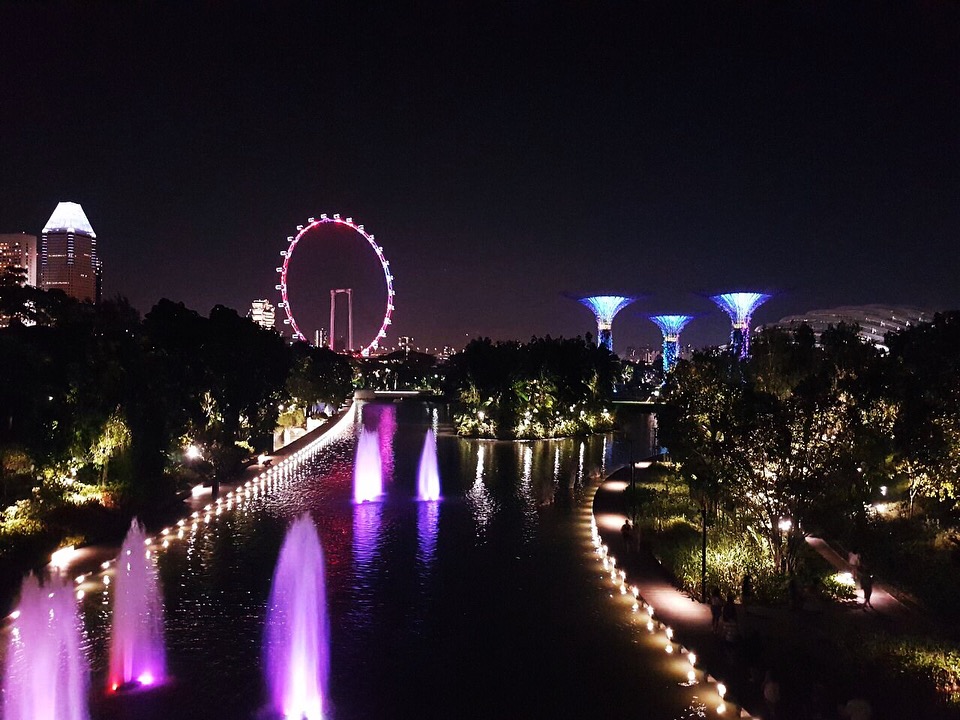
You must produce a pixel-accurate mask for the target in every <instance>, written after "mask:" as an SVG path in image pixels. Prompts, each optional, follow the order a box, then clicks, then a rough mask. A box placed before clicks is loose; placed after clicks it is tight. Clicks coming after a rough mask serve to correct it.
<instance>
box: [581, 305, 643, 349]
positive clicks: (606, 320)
mask: <svg viewBox="0 0 960 720" xmlns="http://www.w3.org/2000/svg"><path fill="white" fill-rule="evenodd" d="M574 299H575V300H577V301H578V302H581V303H583V304H584V305H586V306H587V307H588V308H590V310H591V311H592V312H593V314H594V315H595V316H596V318H597V345H604V346H606V348H607V350H609V351H610V352H613V330H612V329H611V328H612V326H613V318H614V317H616V315H617V313H618V312H620V311H621V310H623V309H624V308H625V307H626V306H627V305H629V304H630V303H632V302H634V301H635V300H636V299H637V298H635V297H627V296H624V295H591V296H589V297H576V298H574Z"/></svg>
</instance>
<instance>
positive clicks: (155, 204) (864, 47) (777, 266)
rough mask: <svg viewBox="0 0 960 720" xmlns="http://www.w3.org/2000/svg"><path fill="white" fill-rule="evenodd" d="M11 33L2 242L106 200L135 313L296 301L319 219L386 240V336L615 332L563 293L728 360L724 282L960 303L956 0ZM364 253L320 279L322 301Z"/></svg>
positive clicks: (49, 19) (69, 12)
mask: <svg viewBox="0 0 960 720" xmlns="http://www.w3.org/2000/svg"><path fill="white" fill-rule="evenodd" d="M0 25H2V26H3V27H4V28H5V30H6V31H7V32H6V33H5V34H6V39H5V42H4V45H3V47H0V58H2V60H3V65H4V67H5V68H7V69H8V71H7V72H5V73H2V74H0V97H3V98H4V99H5V105H6V107H7V112H6V113H5V117H4V122H3V126H2V127H3V130H2V133H0V167H2V168H3V170H2V172H3V178H4V182H3V192H2V193H0V232H15V231H25V232H30V233H32V234H37V235H39V233H40V229H41V228H42V226H43V224H44V222H45V221H46V220H47V218H48V217H49V215H50V214H51V213H52V212H53V209H54V207H55V206H56V203H57V202H58V201H61V200H72V201H75V202H78V203H80V204H81V205H82V206H83V208H84V210H85V212H86V214H87V216H88V217H89V219H90V222H91V224H92V225H93V227H94V229H95V230H96V232H97V234H98V239H99V243H100V245H99V250H100V255H101V257H102V259H103V263H104V294H105V296H107V297H109V296H112V295H114V294H117V293H119V294H122V295H124V296H126V297H128V298H129V299H130V301H131V302H132V304H133V305H134V306H135V307H137V308H138V309H139V310H141V312H146V311H147V310H149V308H150V307H151V306H152V305H153V304H154V303H155V302H156V301H157V300H158V299H160V298H161V297H168V298H170V299H172V300H175V301H183V302H184V303H185V304H186V305H188V306H189V307H192V308H194V309H196V310H198V311H199V312H202V313H204V314H206V313H207V312H209V310H210V308H211V307H213V306H214V305H216V304H223V305H227V306H229V307H234V308H236V309H237V310H238V311H240V312H241V313H243V312H245V311H246V309H247V308H248V307H249V304H250V302H251V301H252V300H254V299H256V298H262V297H266V298H268V299H270V300H271V302H273V303H274V304H276V303H277V301H278V300H279V297H278V293H277V292H276V291H275V290H274V285H275V284H276V283H277V276H276V273H275V271H274V268H275V267H276V266H278V265H279V264H280V263H279V259H280V258H279V253H280V251H281V250H283V249H285V248H286V238H287V236H288V235H292V234H294V233H295V227H296V226H297V225H299V224H304V223H305V222H306V220H307V218H309V217H318V216H319V215H320V214H321V213H329V214H333V213H340V214H342V215H343V216H345V217H346V216H351V217H353V218H355V219H356V220H357V221H358V222H360V223H363V224H365V226H366V228H367V230H368V231H370V232H372V233H374V234H375V235H376V237H377V241H378V242H379V243H380V244H381V245H382V246H383V248H384V253H385V255H386V257H387V258H388V259H389V260H390V263H391V267H392V270H393V272H394V275H395V277H396V280H395V285H396V291H397V297H396V313H395V315H394V325H393V326H392V330H391V333H390V335H389V336H388V338H387V341H386V344H387V345H393V344H395V342H396V338H397V337H398V336H400V335H410V336H413V338H414V341H415V344H417V345H419V346H438V345H443V344H451V345H454V346H459V345H462V343H463V341H464V340H466V339H469V338H472V337H476V336H479V335H484V336H490V337H493V338H516V339H521V340H524V339H527V338H529V337H530V336H531V335H546V334H551V335H554V336H557V335H565V336H573V335H578V334H580V335H582V334H584V333H586V332H591V333H594V332H595V325H594V323H593V318H592V316H591V314H590V313H589V311H588V310H587V309H586V308H584V307H582V306H580V305H579V304H577V303H576V302H573V301H571V300H569V299H567V298H566V297H564V296H563V293H564V292H578V293H590V294H599V293H605V292H616V293H621V294H627V295H639V296H641V299H640V300H639V301H638V302H637V303H635V304H634V305H631V306H630V307H629V308H627V309H626V310H624V311H623V313H621V315H620V316H619V317H618V318H617V320H616V322H615V323H614V337H615V343H616V347H617V348H619V349H623V348H625V347H627V346H629V345H656V344H658V343H659V331H658V330H657V328H656V326H655V325H654V324H653V323H651V322H650V321H649V320H646V319H645V317H644V316H646V315H651V314H656V313H685V314H692V315H696V316H697V318H696V319H695V320H694V321H693V322H691V324H690V325H689V326H688V328H687V329H686V330H685V331H684V334H683V338H682V339H683V342H684V343H685V344H686V343H692V344H695V345H702V344H713V343H721V342H723V341H724V339H725V337H726V335H727V332H728V327H729V326H728V323H727V320H726V318H725V316H724V315H723V314H722V313H720V312H719V310H717V309H716V308H715V307H713V305H712V303H710V301H709V300H708V299H707V298H706V297H705V296H706V295H707V294H709V293H711V292H716V291H727V290H734V289H756V290H769V289H771V288H772V289H775V290H778V291H779V292H778V294H777V296H776V297H774V298H773V299H771V300H770V301H769V302H768V303H766V305H764V306H763V307H761V308H760V309H759V311H758V312H757V314H756V316H755V320H756V323H757V324H763V323H769V322H774V321H776V320H778V319H779V318H781V317H784V316H786V315H791V314H795V313H799V312H803V311H807V310H812V309H822V308H829V307H835V306H840V305H862V304H872V303H885V304H891V305H909V306H917V307H922V308H926V309H929V310H946V309H955V308H958V307H960V289H958V287H957V284H956V282H955V278H956V277H957V276H958V274H960V253H958V252H957V250H956V242H957V238H958V237H960V176H958V173H960V171H958V169H957V168H958V167H960V162H958V161H960V136H958V133H957V128H958V127H960V123H958V122H957V121H958V115H960V112H958V109H960V75H958V68H960V46H958V44H957V43H956V38H957V37H960V6H958V5H957V4H956V3H952V4H947V3H938V2H921V1H918V2H895V3H887V4H884V6H883V8H882V10H880V9H878V8H877V7H876V6H873V5H869V4H867V3H849V4H844V5H843V6H840V7H838V6H834V5H821V4H818V3H812V2H803V3H796V4H793V5H791V6H790V7H782V6H778V5H773V4H759V5H758V4H756V3H746V2H719V3H718V2H709V3H707V2H689V3H682V4H677V3H665V2H644V3H641V4H638V5H636V6H631V7H625V6H620V5H617V4H613V3H605V4H600V5H589V6H587V5H581V4H579V3H564V4H559V5H558V4H539V3H534V2H524V3H514V4H502V5H499V4H496V5H484V6H483V7H482V8H481V7H474V8H464V7H449V6H446V5H440V4H438V5H436V6H432V5H429V4H428V5H419V6H416V7H415V8H414V7H412V6H410V7H407V8H406V9H398V8H386V9H384V8H358V7H351V6H343V7H337V8H332V7H318V6H316V5H314V4H310V3H301V2H281V3H274V4H271V5H269V6H260V5H258V4H255V3H239V4H235V5H232V6H231V7H230V9H229V10H227V9H225V8H224V7H222V6H220V5H219V4H218V3H212V2H207V3H173V4H162V5H161V4H159V3H145V4H143V3H141V4H137V5H135V6H125V5H123V6H121V5H116V4H113V3H80V2H51V3H43V4H36V3H6V4H4V5H3V6H2V7H0ZM368 249H369V248H368ZM328 250H329V249H328ZM337 252H338V253H339V252H340V251H339V250H338V251H337ZM344 252H346V251H344ZM298 253H299V249H298ZM369 256H370V257H369V260H370V268H369V275H370V277H372V278H373V279H374V280H375V279H376V273H378V272H379V268H378V267H377V266H376V261H375V258H374V256H373V253H372V252H370V253H369ZM298 257H299V256H298ZM304 259H306V254H305V255H304ZM335 259H336V258H329V257H327V258H325V257H324V256H323V253H322V252H319V249H318V251H316V252H314V257H313V258H312V260H311V262H312V263H314V264H315V266H313V265H311V266H310V267H307V266H304V267H303V268H302V269H301V272H304V273H306V274H307V275H308V276H309V277H310V281H309V282H312V283H313V284H315V285H316V287H315V288H314V289H315V290H316V294H317V295H318V296H319V297H320V298H321V300H314V299H309V300H308V299H307V298H308V297H309V296H308V295H304V296H303V297H304V298H305V300H304V302H307V303H308V305H310V306H311V307H305V308H304V309H303V312H305V313H306V314H308V315H309V314H311V311H312V314H313V315H315V316H316V317H319V318H323V317H324V316H325V315H326V314H328V312H329V305H328V304H327V305H325V306H318V307H312V306H313V305H323V302H322V298H323V295H324V293H327V292H328V290H329V287H332V286H338V287H339V286H342V285H341V284H340V280H339V279H337V278H332V279H327V278H325V277H324V276H323V270H324V268H327V269H329V268H331V267H332V266H333V265H334V263H333V262H332V260H335ZM380 279H381V281H382V277H381V278H380ZM358 282H359V281H358ZM305 291H306V288H305V287H304V290H303V292H305ZM371 292H374V290H371ZM357 302H358V304H359V302H360V300H359V299H358V300H357ZM378 302H379V301H378ZM327 303H328V301H327ZM366 312H367V313H368V314H370V313H373V314H375V310H371V309H369V308H368V309H367V310H366ZM278 317H279V316H278ZM297 317H298V320H299V321H301V325H302V326H303V325H306V326H307V327H309V326H310V324H309V323H306V322H303V321H302V320H301V310H300V309H299V308H297ZM312 322H314V323H316V322H322V320H319V321H312Z"/></svg>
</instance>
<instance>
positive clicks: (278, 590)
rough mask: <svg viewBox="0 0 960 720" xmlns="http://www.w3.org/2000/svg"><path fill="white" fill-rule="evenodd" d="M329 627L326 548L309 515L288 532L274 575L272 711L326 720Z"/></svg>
mask: <svg viewBox="0 0 960 720" xmlns="http://www.w3.org/2000/svg"><path fill="white" fill-rule="evenodd" d="M328 640H329V627H328V623H327V596H326V588H325V582H324V569H323V549H322V548H321V547H320V538H319V537H318V536H317V530H316V527H315V526H314V524H313V519H312V518H311V517H310V514H309V513H304V514H303V515H301V516H300V517H299V518H298V519H297V520H295V521H294V523H293V524H292V525H291V526H290V529H289V530H287V536H286V539H285V540H284V541H283V547H282V548H281V549H280V558H279V559H278V560H277V567H276V569H275V570H274V572H273V587H272V589H271V590H270V604H269V605H268V607H267V628H266V643H265V656H266V658H265V659H266V668H267V678H266V679H267V687H268V692H269V698H270V712H271V713H274V714H275V715H276V716H277V717H282V718H289V719H290V720H321V718H323V717H324V708H327V711H328V712H329V707H328V705H329V703H328V701H327V675H328V672H329V655H328Z"/></svg>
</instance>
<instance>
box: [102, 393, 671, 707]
mask: <svg viewBox="0 0 960 720" xmlns="http://www.w3.org/2000/svg"><path fill="white" fill-rule="evenodd" d="M357 410H358V413H357V415H356V416H355V418H357V420H356V423H355V425H354V428H355V430H356V431H357V433H359V431H360V430H361V428H363V427H366V428H367V429H369V430H372V431H374V432H376V433H377V441H376V445H377V447H378V449H380V451H381V452H382V453H383V455H384V460H385V461H384V468H383V469H384V475H385V476H384V480H385V481H386V480H387V479H388V477H389V478H391V479H392V484H394V485H395V487H390V486H389V485H387V484H386V483H385V485H384V490H385V492H386V495H385V496H384V498H383V500H384V501H383V502H382V503H364V504H361V505H356V504H354V503H353V502H352V500H353V492H352V491H353V483H352V479H353V461H354V456H355V453H356V445H357V440H356V434H354V435H351V436H349V437H343V438H341V439H338V440H336V441H333V442H331V443H330V446H329V447H327V448H325V449H324V450H323V452H322V453H320V454H319V455H318V456H317V457H315V458H313V459H311V460H309V461H308V462H306V463H304V464H303V465H301V466H299V467H296V468H294V467H292V466H283V467H277V468H275V469H274V470H273V471H272V472H271V473H269V476H268V479H267V480H265V481H264V483H263V484H262V485H260V484H254V485H251V486H249V487H247V488H244V489H243V490H242V491H240V492H237V493H236V494H235V495H234V497H233V499H232V500H231V499H225V500H224V502H223V504H222V508H223V509H222V513H220V514H219V515H218V513H217V511H216V508H214V509H213V512H212V513H211V515H212V518H211V520H209V521H207V520H205V516H206V514H207V513H203V512H201V513H200V517H199V519H198V520H194V519H193V518H189V519H187V520H186V522H185V523H184V524H183V526H178V527H176V528H175V529H174V530H173V532H172V533H171V544H170V546H169V549H164V550H162V551H161V553H160V559H159V564H160V570H161V573H162V576H163V580H164V583H163V584H164V591H165V593H166V600H167V606H168V608H169V614H168V619H167V629H168V641H169V643H170V647H169V657H170V660H171V664H172V666H173V674H174V675H175V676H176V677H178V678H179V679H180V680H179V681H178V683H177V687H176V688H174V689H173V690H172V691H171V692H174V693H176V694H177V700H176V702H175V703H174V704H175V708H174V709H175V710H176V711H177V712H171V713H169V714H167V715H165V717H173V716H181V717H204V718H206V719H207V720H227V719H229V720H235V719H236V718H250V717H253V716H254V713H255V708H257V707H258V706H259V705H260V704H262V702H263V691H264V688H263V686H262V684H261V681H260V669H261V668H260V665H261V663H260V649H261V638H262V630H263V625H264V621H265V608H266V604H267V597H268V594H269V582H270V577H271V570H272V568H273V566H274V564H275V562H276V559H277V555H278V553H279V549H280V545H281V543H282V539H283V534H284V531H285V529H286V527H287V525H288V524H289V521H290V519H292V518H294V517H297V516H298V515H300V514H301V513H302V512H304V511H305V510H309V511H310V512H311V513H312V515H313V517H314V520H315V522H316V525H317V529H318V531H319V533H320V535H321V539H322V542H323V545H324V550H325V554H326V556H327V570H328V574H327V583H328V587H329V589H330V594H329V597H330V612H331V615H330V617H331V628H332V637H331V653H332V654H331V657H332V664H331V672H332V677H331V697H332V700H333V702H334V704H335V705H336V706H337V717H341V718H350V717H390V716H394V715H396V708H398V707H404V708H405V709H407V710H408V712H405V714H410V715H411V716H414V715H416V716H425V717H429V716H432V715H435V714H438V711H441V712H443V713H444V714H451V715H455V716H459V717H467V716H472V717H480V716H484V717H493V716H496V715H497V709H498V708H497V706H498V705H499V704H500V703H502V702H504V701H506V700H507V699H508V698H510V697H513V696H519V697H523V696H524V694H525V693H528V692H533V693H534V694H537V695H540V693H537V691H536V690H532V691H531V689H530V688H531V687H532V688H536V687H544V686H549V687H550V688H551V691H550V694H551V696H552V697H555V698H556V701H555V704H556V705H557V707H558V709H564V710H569V709H570V706H571V704H572V703H573V704H575V703H576V702H577V700H578V698H579V697H580V696H581V695H580V693H579V692H578V691H577V690H576V688H575V686H576V683H577V682H578V679H579V678H580V677H581V672H580V670H579V668H580V667H581V665H582V664H583V663H586V664H587V665H590V660H589V659H590V658H593V657H594V656H595V655H596V652H595V650H596V647H595V646H594V645H592V644H591V642H592V641H590V640H589V636H588V634H583V635H578V636H577V637H576V638H575V639H571V641H570V642H569V643H567V642H560V643H559V644H556V645H555V646H552V647H555V649H556V652H555V653H551V655H552V656H555V660H556V661H555V662H553V660H552V659H551V660H550V661H548V662H546V663H544V658H543V653H542V651H541V648H542V644H541V641H542V639H543V638H544V637H546V636H547V635H550V634H551V633H553V632H554V630H555V628H556V627H558V626H563V627H566V626H570V627H572V626H574V625H575V624H577V623H580V622H582V621H585V620H584V618H587V620H586V621H588V622H593V621H594V620H595V619H596V617H599V615H598V613H595V612H591V610H590V608H591V607H592V606H591V605H590V602H592V601H591V600H589V599H588V600H586V601H585V600H584V597H587V598H589V597H592V594H593V593H592V588H591V587H590V586H588V585H583V584H582V583H580V581H579V579H578V577H576V574H575V573H571V572H569V570H570V568H571V567H575V565H571V564H570V558H571V557H573V552H574V549H572V546H570V543H571V542H572V541H570V536H571V533H570V532H569V529H570V528H569V527H568V525H569V523H570V522H571V518H573V517H574V515H573V514H572V513H570V512H568V511H567V508H568V507H573V506H575V505H574V503H576V501H577V497H578V493H579V492H580V491H579V490H578V489H577V487H578V486H582V484H583V481H584V478H585V477H586V474H588V473H592V472H594V471H596V470H598V469H601V468H603V469H606V470H610V469H613V467H615V466H616V464H615V462H614V461H618V458H623V457H625V456H626V451H625V450H624V449H623V447H622V443H619V442H616V441H614V439H613V438H610V439H604V438H601V437H593V438H588V439H586V440H585V441H583V440H580V439H577V440H573V439H565V440H557V441H537V442H531V443H506V442H490V441H477V440H465V439H461V438H457V437H453V436H451V435H450V434H449V433H446V434H445V433H444V432H443V431H441V437H440V442H439V443H438V459H439V462H440V471H441V475H442V477H443V480H444V488H443V495H444V500H443V501H442V504H441V503H440V502H414V500H413V498H414V497H415V496H416V479H417V475H416V468H417V461H418V458H419V456H420V452H421V448H422V444H423V438H424V433H425V432H426V430H427V428H428V427H430V426H433V427H439V428H444V429H446V428H447V427H448V422H449V418H448V417H447V416H446V414H445V411H444V410H443V409H441V410H440V411H439V412H438V411H437V408H436V407H434V406H426V405H422V404H415V403H409V404H400V405H393V404H383V405H374V404H369V405H365V406H362V407H361V406H358V407H357ZM387 458H389V464H388V462H387V460H386V459H387ZM555 498H556V502H557V504H558V507H556V508H555V507H551V505H552V503H553V502H554V499H555ZM441 519H442V521H443V528H442V529H443V532H442V533H441V532H440V523H441ZM565 543H566V545H565ZM564 547H566V550H567V551H569V552H567V551H562V549H563V548H564ZM531 588H538V589H543V590H545V591H547V592H549V593H551V594H552V595H554V596H557V597H564V598H570V601H569V602H561V603H547V604H546V605H545V604H544V602H543V597H542V595H541V594H539V591H532V590H531ZM106 598H107V594H106V592H103V593H99V592H90V593H88V595H87V596H86V598H85V600H84V603H85V605H86V608H87V609H86V611H85V612H86V613H87V617H86V619H87V624H88V628H89V629H90V642H89V647H90V648H91V656H92V657H93V658H94V660H95V662H96V664H97V666H98V667H99V668H105V658H104V657H103V651H102V650H101V649H100V648H103V647H105V644H104V643H105V641H104V638H105V637H106V634H107V629H106V624H107V623H106V618H107V616H108V612H107V611H108V606H107V605H104V602H105V601H106ZM604 600H605V596H604ZM585 602H586V604H584V603H585ZM603 607H604V608H606V605H603ZM584 609H587V613H586V614H585V615H584V614H582V613H581V611H582V610H584ZM478 627H482V628H483V630H482V632H478ZM617 642H618V640H617V639H616V637H613V636H611V637H608V638H605V639H604V642H603V643H602V645H598V646H600V647H603V648H608V647H610V646H611V645H615V644H616V643H617ZM624 645H625V647H626V650H624V647H620V649H619V650H618V651H615V652H614V655H616V657H617V658H619V659H621V660H622V659H623V658H625V657H632V656H630V655H625V654H624V652H628V653H632V652H633V651H634V646H633V645H632V644H630V643H625V644H624ZM505 649H509V651H508V652H505ZM465 653H467V654H466V655H465ZM617 653H619V654H617ZM465 663H469V664H470V666H471V667H476V668H480V670H478V671H477V672H476V673H464V672H462V668H463V667H464V666H465ZM621 667H622V664H621V663H618V662H613V663H606V662H604V663H603V672H604V673H607V672H612V673H613V675H615V676H617V678H618V679H619V678H620V677H621V676H623V675H625V673H621V674H620V675H617V673H618V668H621ZM611 668H612V669H611ZM592 669H593V670H596V669H597V668H595V667H594V668H592ZM101 672H103V670H101ZM587 674H590V673H589V671H588V673H587ZM227 676H229V677H231V678H234V679H235V681H236V682H235V683H233V684H232V685H233V687H230V688H227V687H226V686H225V685H224V683H223V680H222V679H223V678H224V677H227ZM494 687H496V691H493V692H492V691H491V689H492V688H494ZM620 687H629V683H627V682H623V683H621V682H616V684H615V685H614V689H613V692H612V693H607V694H604V695H603V697H604V698H606V696H607V695H608V694H609V695H610V698H608V699H603V700H601V701H600V703H599V709H598V712H604V714H605V711H607V710H610V709H611V708H613V707H622V704H621V705H617V702H618V701H619V700H621V699H622V698H621V696H620V695H619V694H618V691H617V688H620ZM631 692H633V691H631ZM511 693H512V695H511ZM590 697H591V701H590V702H591V703H592V702H593V695H592V694H590ZM631 697H632V695H631ZM542 699H543V698H542V697H539V698H538V702H539V701H541V700H542ZM485 703H486V704H485ZM685 705H686V702H685V703H684V705H678V704H674V705H672V706H671V709H670V711H669V714H667V713H663V712H661V713H651V714H650V717H659V718H672V717H674V716H675V715H676V712H677V708H679V707H683V706H685ZM481 706H482V707H481ZM465 707H467V708H471V709H473V708H476V712H475V713H474V714H472V715H471V713H470V712H466V713H464V712H463V710H464V708H465ZM499 709H500V710H502V707H500V708H499ZM584 710H586V709H585V708H584ZM580 714H589V712H586V711H585V712H579V713H577V715H580ZM551 716H556V717H561V716H565V715H564V713H563V712H554V713H552V714H551ZM97 717H98V720H104V719H105V718H106V717H107V715H98V716H97ZM110 717H114V716H110ZM124 717H138V720H148V716H147V715H143V716H137V715H128V716H124ZM155 717H157V716H154V715H151V716H149V720H154V718H155Z"/></svg>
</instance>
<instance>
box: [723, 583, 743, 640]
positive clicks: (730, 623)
mask: <svg viewBox="0 0 960 720" xmlns="http://www.w3.org/2000/svg"><path fill="white" fill-rule="evenodd" d="M720 619H721V620H722V623H723V639H724V640H725V641H727V642H728V643H734V642H736V641H737V635H738V634H739V628H738V626H737V604H736V602H735V601H734V598H733V593H727V601H726V602H725V603H724V604H723V611H722V612H721V613H720Z"/></svg>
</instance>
